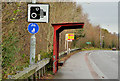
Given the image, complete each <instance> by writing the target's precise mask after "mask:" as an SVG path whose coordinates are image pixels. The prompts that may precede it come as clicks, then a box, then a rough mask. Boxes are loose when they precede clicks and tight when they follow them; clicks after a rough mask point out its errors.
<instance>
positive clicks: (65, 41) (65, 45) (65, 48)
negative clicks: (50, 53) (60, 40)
mask: <svg viewBox="0 0 120 81" xmlns="http://www.w3.org/2000/svg"><path fill="white" fill-rule="evenodd" d="M65 50H66V35H65Z"/></svg>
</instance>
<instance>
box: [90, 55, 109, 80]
mask: <svg viewBox="0 0 120 81" xmlns="http://www.w3.org/2000/svg"><path fill="white" fill-rule="evenodd" d="M90 55H91V54H90ZM90 55H89V56H88V59H89V60H90V63H91V65H92V67H93V68H94V70H95V72H96V73H97V74H98V76H99V77H100V79H108V78H107V76H106V75H104V74H103V73H102V72H101V70H100V69H99V68H98V67H97V65H96V64H95V63H94V62H93V61H92V59H91V58H90ZM102 77H104V78H102Z"/></svg>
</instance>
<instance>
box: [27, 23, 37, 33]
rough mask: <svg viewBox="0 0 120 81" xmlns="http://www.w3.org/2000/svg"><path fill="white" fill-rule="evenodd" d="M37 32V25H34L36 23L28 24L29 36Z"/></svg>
mask: <svg viewBox="0 0 120 81" xmlns="http://www.w3.org/2000/svg"><path fill="white" fill-rule="evenodd" d="M38 30H39V26H38V24H36V23H30V24H29V26H28V31H29V32H30V33H31V34H35V33H37V32H38Z"/></svg>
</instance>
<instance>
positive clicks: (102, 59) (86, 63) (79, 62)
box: [55, 50, 118, 79]
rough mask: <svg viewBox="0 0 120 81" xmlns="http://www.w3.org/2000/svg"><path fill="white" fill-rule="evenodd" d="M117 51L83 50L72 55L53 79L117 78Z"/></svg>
mask: <svg viewBox="0 0 120 81" xmlns="http://www.w3.org/2000/svg"><path fill="white" fill-rule="evenodd" d="M117 78H118V51H109V50H97V51H83V52H79V53H76V54H74V55H72V56H71V57H70V58H69V59H68V60H67V61H66V62H65V64H64V65H63V66H62V67H61V69H59V70H58V72H57V73H56V75H55V79H117Z"/></svg>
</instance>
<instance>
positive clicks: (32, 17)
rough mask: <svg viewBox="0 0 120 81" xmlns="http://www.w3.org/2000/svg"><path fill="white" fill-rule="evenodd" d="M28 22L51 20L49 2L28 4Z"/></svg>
mask: <svg viewBox="0 0 120 81" xmlns="http://www.w3.org/2000/svg"><path fill="white" fill-rule="evenodd" d="M28 22H46V23H48V22H49V4H28Z"/></svg>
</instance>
